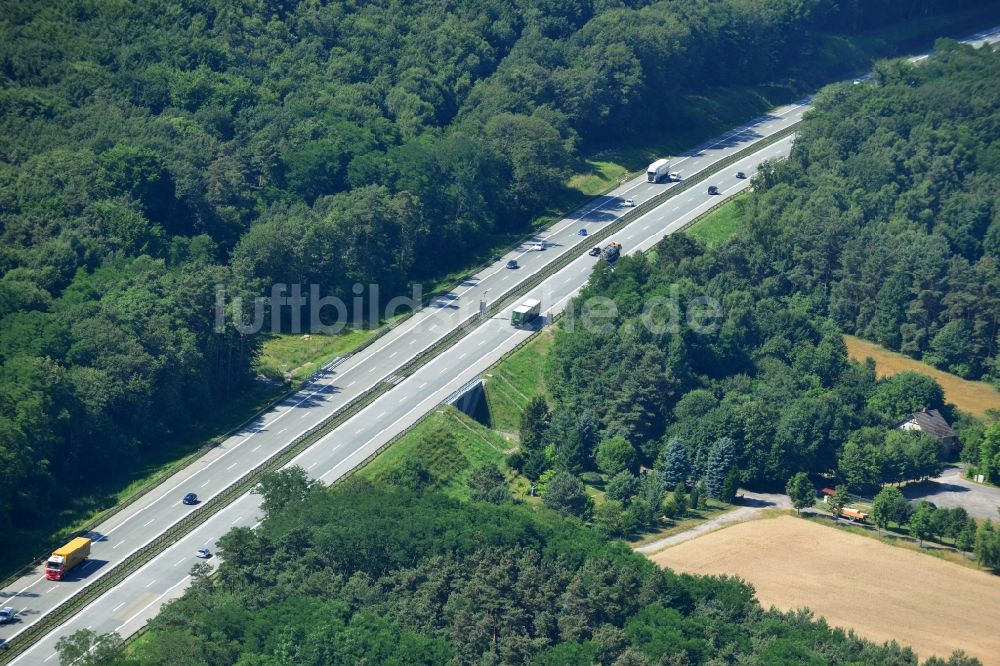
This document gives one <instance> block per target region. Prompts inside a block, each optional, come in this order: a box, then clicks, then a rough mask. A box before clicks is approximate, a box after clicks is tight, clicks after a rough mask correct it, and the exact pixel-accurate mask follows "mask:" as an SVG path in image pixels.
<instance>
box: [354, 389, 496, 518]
mask: <svg viewBox="0 0 1000 666" xmlns="http://www.w3.org/2000/svg"><path fill="white" fill-rule="evenodd" d="M512 446H513V445H512V444H511V442H509V441H508V440H506V439H504V438H503V437H501V436H500V435H498V434H497V433H496V432H494V431H492V430H490V429H489V428H487V427H485V426H484V425H482V424H481V423H479V422H477V421H475V420H473V419H471V418H469V417H468V416H466V415H465V414H463V413H462V412H460V411H458V410H457V409H455V408H454V407H451V406H444V407H441V408H439V409H438V410H436V411H435V412H433V413H432V414H430V415H428V416H427V417H426V418H424V419H423V420H421V421H420V422H419V423H418V424H417V425H416V426H415V427H414V428H413V429H412V430H410V431H409V432H407V433H406V434H405V435H404V436H403V437H401V438H400V439H399V440H397V441H396V442H393V444H392V446H390V447H389V448H387V449H386V450H385V451H383V452H382V453H380V454H379V455H378V456H376V457H375V458H374V459H373V460H372V461H371V462H370V463H368V464H367V465H365V466H364V467H362V468H361V469H360V470H358V471H357V474H358V475H359V476H361V477H363V478H365V479H370V480H372V481H375V482H381V483H387V484H391V485H397V486H404V487H416V488H424V489H429V490H434V491H436V492H441V493H443V494H445V495H447V496H448V497H452V498H454V499H460V500H467V499H469V492H470V486H469V479H470V477H471V475H472V473H473V471H474V470H476V469H477V468H479V467H483V466H485V465H489V466H494V467H497V468H499V467H501V466H502V465H503V461H504V458H505V457H506V455H507V453H509V452H510V449H511V448H512Z"/></svg>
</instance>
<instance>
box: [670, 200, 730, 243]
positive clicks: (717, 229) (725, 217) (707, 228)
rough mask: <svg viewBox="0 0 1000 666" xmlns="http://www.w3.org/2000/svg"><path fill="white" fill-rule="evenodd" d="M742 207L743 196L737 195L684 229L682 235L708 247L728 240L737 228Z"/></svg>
mask: <svg viewBox="0 0 1000 666" xmlns="http://www.w3.org/2000/svg"><path fill="white" fill-rule="evenodd" d="M743 206H744V199H743V195H737V196H735V197H733V198H732V199H730V200H729V201H727V202H726V203H724V204H722V205H721V206H719V207H718V208H716V209H715V210H714V211H712V212H711V213H709V214H708V215H706V216H705V217H703V218H702V219H700V220H698V221H697V222H695V223H694V224H693V225H691V226H690V227H688V228H687V229H685V230H684V233H685V234H687V235H688V236H690V237H691V238H696V239H698V240H700V241H703V242H704V243H705V245H707V246H708V247H712V246H713V245H717V244H718V243H721V242H722V241H725V240H728V239H729V238H730V237H731V236H732V235H733V234H735V233H736V230H737V229H738V228H739V225H740V217H741V215H742V211H743Z"/></svg>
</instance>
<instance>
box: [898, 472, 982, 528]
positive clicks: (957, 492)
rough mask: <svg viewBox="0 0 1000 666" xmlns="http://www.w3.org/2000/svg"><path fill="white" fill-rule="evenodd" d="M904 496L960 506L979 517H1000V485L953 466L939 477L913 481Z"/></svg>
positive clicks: (950, 505)
mask: <svg viewBox="0 0 1000 666" xmlns="http://www.w3.org/2000/svg"><path fill="white" fill-rule="evenodd" d="M903 496H904V497H906V499H908V500H914V501H915V500H927V501H928V502H933V503H934V504H935V506H939V507H944V508H948V509H953V508H955V507H959V506H960V507H962V508H964V509H965V510H966V511H968V512H969V515H970V516H974V517H976V518H989V519H991V520H997V519H1000V512H998V510H1000V488H995V487H993V486H984V485H982V484H980V483H975V482H973V481H969V480H968V479H964V478H962V469H961V468H960V467H949V468H948V469H946V470H945V471H944V473H943V474H942V475H941V476H939V477H937V478H934V479H931V480H929V481H924V482H923V483H911V484H909V485H908V486H906V487H904V488H903Z"/></svg>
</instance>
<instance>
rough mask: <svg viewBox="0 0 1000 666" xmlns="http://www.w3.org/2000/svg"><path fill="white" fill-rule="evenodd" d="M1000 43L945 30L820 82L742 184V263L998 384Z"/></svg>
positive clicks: (884, 336)
mask: <svg viewBox="0 0 1000 666" xmlns="http://www.w3.org/2000/svg"><path fill="white" fill-rule="evenodd" d="M998 79H1000V57H997V56H996V55H994V54H992V53H990V52H989V51H982V52H979V53H975V52H973V51H972V50H971V49H970V48H968V47H964V46H960V45H957V44H955V43H953V42H952V43H942V44H939V48H938V51H937V55H936V56H935V57H933V58H931V59H929V60H928V61H926V62H922V63H920V64H916V65H914V64H910V63H907V62H905V61H900V60H896V61H890V62H886V63H881V64H880V65H879V66H877V67H876V69H875V75H874V79H873V85H861V86H851V85H840V86H832V87H830V88H827V89H825V90H824V92H823V93H822V94H820V95H819V96H818V97H817V98H816V100H815V111H813V112H812V114H811V117H810V119H809V121H808V122H807V123H806V124H805V126H804V128H803V130H802V132H801V133H800V134H799V135H798V137H797V138H796V149H795V150H794V151H793V152H792V156H791V158H790V159H788V160H785V161H782V162H780V163H777V164H774V165H773V168H769V169H766V170H764V171H763V172H762V173H761V174H760V177H759V178H758V179H757V180H756V181H755V190H756V191H757V194H756V195H755V196H753V197H751V198H750V200H749V204H750V205H749V206H748V211H747V216H746V230H745V232H744V233H743V234H741V237H742V238H743V239H744V240H743V241H742V242H739V243H737V244H735V245H734V246H733V249H734V250H735V251H737V252H743V253H744V254H745V257H744V259H743V261H744V262H745V265H746V266H747V267H748V275H749V276H750V277H751V278H752V279H755V280H757V281H759V282H768V281H775V282H776V283H777V284H775V287H774V289H773V290H772V291H774V292H777V293H782V292H783V293H794V294H797V295H799V296H801V297H802V299H803V300H802V307H803V308H805V309H806V310H808V311H810V312H816V313H820V314H826V315H828V316H829V317H830V319H832V320H833V321H834V322H835V323H836V324H837V325H838V326H840V327H841V328H843V329H844V330H845V331H847V332H850V333H855V334H857V335H859V336H861V337H864V338H866V339H869V340H874V341H875V342H878V343H881V344H883V345H885V346H887V347H889V348H891V349H896V350H899V351H902V352H904V353H906V354H910V355H912V356H915V357H917V358H922V359H923V360H925V361H927V362H929V363H932V364H933V365H936V366H937V367H939V368H941V369H943V370H947V371H948V372H952V373H955V374H957V375H960V376H962V377H967V378H980V377H985V378H988V379H993V380H994V381H995V382H996V383H997V384H998V385H1000V354H998V349H997V347H998V342H1000V337H998V336H1000V146H998V144H997V141H996V138H997V129H998V128H1000V90H998V88H997V86H996V85H994V84H995V83H996V81H997V80H998Z"/></svg>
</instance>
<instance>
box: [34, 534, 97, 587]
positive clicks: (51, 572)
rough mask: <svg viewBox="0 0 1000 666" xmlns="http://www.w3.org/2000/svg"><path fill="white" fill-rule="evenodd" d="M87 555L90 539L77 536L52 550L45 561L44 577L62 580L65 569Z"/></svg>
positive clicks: (88, 554)
mask: <svg viewBox="0 0 1000 666" xmlns="http://www.w3.org/2000/svg"><path fill="white" fill-rule="evenodd" d="M89 556H90V539H88V538H87V537H77V538H75V539H73V540H72V541H70V542H69V543H68V544H66V545H65V546H63V547H62V548H57V549H56V550H54V551H52V555H51V556H50V557H49V559H48V561H47V562H46V563H45V577H46V578H48V579H49V580H62V579H63V576H65V575H66V572H67V571H69V570H70V569H72V568H73V567H75V566H76V565H78V564H80V563H81V562H83V561H84V560H86V559H87V558H88V557H89Z"/></svg>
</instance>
